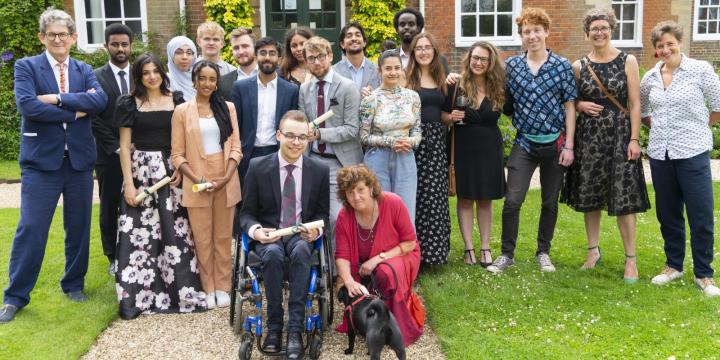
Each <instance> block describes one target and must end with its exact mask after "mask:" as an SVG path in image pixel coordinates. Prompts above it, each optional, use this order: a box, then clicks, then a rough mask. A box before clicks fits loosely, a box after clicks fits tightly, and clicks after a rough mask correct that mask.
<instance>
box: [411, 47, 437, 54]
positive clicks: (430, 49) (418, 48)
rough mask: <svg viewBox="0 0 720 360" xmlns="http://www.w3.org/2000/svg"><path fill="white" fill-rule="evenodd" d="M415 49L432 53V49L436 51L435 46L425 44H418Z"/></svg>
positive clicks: (418, 51) (419, 51)
mask: <svg viewBox="0 0 720 360" xmlns="http://www.w3.org/2000/svg"><path fill="white" fill-rule="evenodd" d="M413 50H415V52H416V53H430V52H431V51H434V50H435V48H434V47H432V46H425V47H421V46H418V47H416V48H415V49H413Z"/></svg>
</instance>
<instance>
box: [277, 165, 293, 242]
mask: <svg viewBox="0 0 720 360" xmlns="http://www.w3.org/2000/svg"><path fill="white" fill-rule="evenodd" d="M285 169H286V170H287V177H286V178H285V183H284V184H283V190H282V211H281V215H282V219H281V220H280V227H281V228H283V229H284V228H286V227H290V226H295V225H296V222H297V217H296V216H297V212H296V211H295V208H296V205H295V203H296V202H297V201H296V198H295V178H294V177H293V173H292V172H293V169H295V165H292V164H288V165H285Z"/></svg>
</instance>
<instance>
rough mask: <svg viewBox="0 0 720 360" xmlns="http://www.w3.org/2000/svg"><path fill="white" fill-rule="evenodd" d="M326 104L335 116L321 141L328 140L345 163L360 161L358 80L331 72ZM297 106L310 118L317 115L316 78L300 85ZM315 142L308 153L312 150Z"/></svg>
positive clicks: (361, 156)
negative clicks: (356, 82)
mask: <svg viewBox="0 0 720 360" xmlns="http://www.w3.org/2000/svg"><path fill="white" fill-rule="evenodd" d="M325 101H326V103H325V106H326V107H327V106H328V104H329V108H328V109H329V110H332V111H333V113H334V115H333V116H332V117H331V118H330V119H328V120H327V121H325V128H321V129H320V130H319V131H320V140H319V142H320V143H329V144H330V145H331V146H332V149H333V151H334V152H335V156H337V158H338V161H340V164H341V165H342V166H350V165H355V164H359V163H361V162H362V161H363V151H362V147H361V146H360V135H359V132H360V117H359V111H360V92H359V91H358V89H357V86H356V85H355V82H354V81H352V80H350V79H347V78H345V77H343V76H341V75H339V74H338V73H337V72H335V71H333V72H332V78H331V79H330V86H329V89H328V91H327V93H326V94H325ZM298 109H299V110H300V111H302V112H304V113H305V116H307V117H308V119H309V120H310V121H312V120H314V119H315V118H317V79H314V78H313V80H312V81H308V82H306V83H304V84H302V85H301V86H300V96H299V98H298ZM311 149H312V144H309V145H308V149H307V150H306V153H308V154H309V153H310V150H311Z"/></svg>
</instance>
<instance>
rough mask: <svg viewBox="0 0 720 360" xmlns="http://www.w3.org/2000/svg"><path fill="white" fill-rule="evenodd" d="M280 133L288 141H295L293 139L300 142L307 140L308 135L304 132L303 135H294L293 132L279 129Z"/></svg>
mask: <svg viewBox="0 0 720 360" xmlns="http://www.w3.org/2000/svg"><path fill="white" fill-rule="evenodd" d="M280 133H281V134H282V135H283V136H284V137H286V138H287V139H288V140H290V141H295V140H298V141H300V142H306V141H308V136H307V135H304V134H303V135H295V134H293V133H285V132H282V131H280Z"/></svg>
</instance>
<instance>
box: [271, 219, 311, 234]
mask: <svg viewBox="0 0 720 360" xmlns="http://www.w3.org/2000/svg"><path fill="white" fill-rule="evenodd" d="M324 226H325V222H324V221H322V220H317V221H313V222H309V223H305V224H297V225H295V226H291V227H287V228H284V229H280V230H275V231H273V232H271V233H269V234H268V236H270V237H271V238H274V237H276V236H287V235H292V234H297V233H299V232H300V230H302V229H307V230H314V229H320V228H322V227H324Z"/></svg>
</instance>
